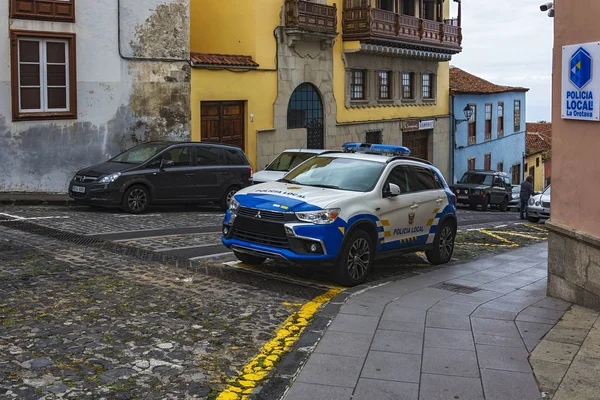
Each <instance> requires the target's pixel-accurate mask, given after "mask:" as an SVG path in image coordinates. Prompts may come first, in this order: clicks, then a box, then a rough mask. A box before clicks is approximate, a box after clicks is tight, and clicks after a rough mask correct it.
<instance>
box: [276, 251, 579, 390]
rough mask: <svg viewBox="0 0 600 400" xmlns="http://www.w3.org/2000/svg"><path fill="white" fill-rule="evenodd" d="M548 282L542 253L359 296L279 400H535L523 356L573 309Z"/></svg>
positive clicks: (441, 272) (506, 257)
mask: <svg viewBox="0 0 600 400" xmlns="http://www.w3.org/2000/svg"><path fill="white" fill-rule="evenodd" d="M546 276H547V244H546V243H544V244H539V245H534V246H530V247H526V248H522V249H518V250H516V251H513V252H510V253H505V254H500V255H497V256H494V257H491V258H488V259H483V260H476V261H472V262H469V263H463V264H458V265H454V266H449V267H446V268H441V269H438V270H436V271H433V272H430V273H426V274H423V275H420V276H417V277H413V278H409V279H406V280H402V281H397V282H392V283H388V284H384V285H381V286H378V287H374V288H372V289H368V290H365V291H363V292H358V293H357V294H356V295H354V296H352V297H351V298H349V299H348V300H347V301H346V302H345V303H344V305H343V306H342V307H341V309H340V312H339V314H338V315H337V316H336V317H335V318H334V320H333V321H332V323H331V325H330V326H329V328H328V329H327V332H326V333H325V335H324V336H323V338H322V339H321V340H320V342H319V343H318V345H317V346H316V348H315V350H314V352H313V353H312V354H311V356H310V358H309V360H308V361H307V362H306V364H305V365H304V367H303V369H302V371H301V372H300V373H299V375H298V376H297V378H296V380H295V382H294V383H293V385H292V386H291V388H290V389H289V391H288V392H287V394H286V396H285V397H284V398H285V399H286V400H299V399H314V400H326V399H332V400H333V399H335V400H343V399H353V400H362V399H368V400H375V399H377V400H385V399H393V400H404V399H406V400H411V399H420V400H436V399H451V400H454V399H460V400H475V399H493V400H495V399H498V400H500V399H501V400H509V399H518V400H529V399H539V398H541V393H540V390H539V388H538V386H537V385H536V381H535V378H534V375H533V373H532V370H531V367H530V365H529V362H528V356H529V353H530V352H531V351H532V350H533V349H534V347H535V346H536V345H537V344H538V342H539V340H540V339H541V338H542V336H544V335H545V334H546V332H548V330H550V329H551V328H552V327H553V325H554V324H555V323H556V321H557V320H558V319H559V318H560V317H561V316H562V315H563V313H564V311H565V310H566V309H567V308H568V307H569V306H570V304H569V303H566V302H564V301H561V300H556V299H552V298H547V297H546Z"/></svg>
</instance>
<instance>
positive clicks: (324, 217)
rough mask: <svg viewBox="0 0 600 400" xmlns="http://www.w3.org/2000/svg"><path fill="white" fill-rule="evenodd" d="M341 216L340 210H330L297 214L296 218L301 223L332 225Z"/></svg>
mask: <svg viewBox="0 0 600 400" xmlns="http://www.w3.org/2000/svg"><path fill="white" fill-rule="evenodd" d="M338 215H340V209H339V208H329V209H327V210H318V211H306V212H297V213H296V217H297V218H298V219H299V220H300V221H304V222H312V223H313V224H319V225H324V224H331V223H332V222H333V221H335V219H336V218H337V217H338Z"/></svg>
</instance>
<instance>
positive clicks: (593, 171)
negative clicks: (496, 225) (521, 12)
mask: <svg viewBox="0 0 600 400" xmlns="http://www.w3.org/2000/svg"><path fill="white" fill-rule="evenodd" d="M554 8H555V17H554V50H553V51H554V62H553V74H552V164H553V165H552V167H553V168H552V189H553V190H552V216H551V218H550V221H549V222H547V223H546V226H547V227H548V229H549V237H548V294H549V295H551V296H554V297H559V298H562V299H565V300H567V301H570V302H573V303H576V304H580V305H584V306H586V307H591V308H595V309H600V223H598V222H599V221H600V208H599V207H598V196H599V195H600V189H599V187H598V185H597V184H596V182H597V181H598V176H600V163H599V162H598V151H599V150H600V134H599V132H600V122H598V120H599V119H600V118H599V115H598V114H599V111H600V110H599V108H598V107H599V104H598V100H597V99H598V98H600V90H599V87H600V81H599V80H600V70H599V69H598V68H599V67H600V55H599V54H598V51H597V50H596V49H597V48H598V47H599V45H598V42H600V25H599V24H598V21H597V16H598V15H599V14H600V2H598V1H595V0H581V1H577V2H572V1H567V0H556V1H554ZM575 21H576V22H575ZM548 22H550V21H548ZM571 46H572V47H571ZM581 48H585V49H584V50H585V52H587V53H588V54H587V57H585V59H584V58H583V57H581V56H583V55H584V54H585V53H584V52H581V51H579V49H581ZM586 49H587V50H586ZM580 62H581V63H580ZM592 68H593V70H592ZM582 91H585V92H586V97H588V100H589V95H590V94H591V95H592V96H593V101H592V102H591V103H590V102H589V101H586V102H585V103H577V102H575V104H574V103H573V102H569V103H567V102H566V101H565V100H566V97H567V95H572V96H573V97H576V96H579V97H581V93H582ZM563 96H564V97H563ZM584 105H585V106H588V110H581V108H582V107H580V106H584ZM563 106H564V108H567V106H568V108H567V111H569V112H568V113H565V112H563ZM589 106H592V107H589ZM569 109H571V110H569ZM578 109H579V110H578ZM590 109H591V110H590ZM569 113H570V114H572V115H569ZM590 115H591V117H589V116H590Z"/></svg>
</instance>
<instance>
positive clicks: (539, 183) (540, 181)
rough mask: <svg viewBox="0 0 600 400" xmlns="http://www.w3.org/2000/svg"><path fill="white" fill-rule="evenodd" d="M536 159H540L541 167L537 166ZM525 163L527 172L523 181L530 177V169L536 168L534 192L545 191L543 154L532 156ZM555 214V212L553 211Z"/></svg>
mask: <svg viewBox="0 0 600 400" xmlns="http://www.w3.org/2000/svg"><path fill="white" fill-rule="evenodd" d="M536 158H539V159H540V166H539V167H538V166H536V163H535V160H536ZM525 163H526V164H527V171H525V173H524V174H525V175H524V177H523V178H522V179H524V178H526V177H527V176H529V168H531V167H534V168H535V172H534V175H533V190H535V191H536V192H541V191H542V190H544V176H543V175H544V163H543V162H542V153H537V154H532V155H530V156H528V157H526V158H525ZM552 212H554V210H552Z"/></svg>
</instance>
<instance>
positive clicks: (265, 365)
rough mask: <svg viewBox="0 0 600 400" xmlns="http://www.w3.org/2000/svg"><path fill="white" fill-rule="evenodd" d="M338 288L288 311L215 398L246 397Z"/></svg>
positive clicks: (242, 399)
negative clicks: (280, 322) (270, 335)
mask: <svg viewBox="0 0 600 400" xmlns="http://www.w3.org/2000/svg"><path fill="white" fill-rule="evenodd" d="M341 292H342V290H339V289H330V290H328V291H327V292H326V293H324V294H322V295H320V296H317V297H315V298H314V299H312V300H311V301H309V302H308V303H306V304H304V305H303V306H302V308H301V309H300V310H299V311H298V312H295V313H293V314H292V315H290V316H289V317H288V319H286V320H285V322H284V323H283V324H282V325H281V326H280V327H279V329H277V331H275V337H274V338H273V339H271V341H269V342H268V343H267V344H265V345H264V346H263V348H262V349H261V350H260V353H259V354H258V355H257V356H255V357H254V358H253V359H252V360H251V361H250V362H249V363H248V364H246V366H245V367H244V368H242V372H241V373H240V374H239V375H238V376H237V377H236V378H234V379H232V380H231V381H230V382H229V384H228V387H227V389H225V390H224V391H223V392H221V393H220V394H219V396H218V397H217V400H246V399H248V398H249V396H250V394H251V393H252V391H253V390H254V388H255V387H256V386H257V385H258V384H259V383H260V382H261V381H262V380H263V379H264V378H266V377H267V375H268V374H269V372H270V371H271V370H272V369H273V368H275V364H276V363H277V362H278V361H279V359H280V358H281V357H282V355H283V354H285V353H286V352H287V351H288V350H289V349H290V348H291V347H292V346H293V345H294V343H296V341H298V339H299V338H300V335H301V334H302V331H304V328H306V326H307V325H308V323H309V322H310V320H311V319H312V318H313V316H314V315H315V313H316V312H317V310H318V309H319V307H321V306H322V305H323V304H324V303H326V302H328V301H330V300H331V299H333V298H334V297H335V296H336V295H338V294H339V293H341Z"/></svg>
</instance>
